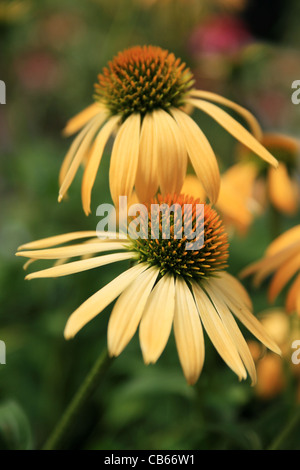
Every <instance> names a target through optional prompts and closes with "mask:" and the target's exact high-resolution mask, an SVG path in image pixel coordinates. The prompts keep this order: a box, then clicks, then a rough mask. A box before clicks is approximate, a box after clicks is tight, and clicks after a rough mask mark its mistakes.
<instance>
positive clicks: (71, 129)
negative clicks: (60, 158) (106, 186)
mask: <svg viewBox="0 0 300 470" xmlns="http://www.w3.org/2000/svg"><path fill="white" fill-rule="evenodd" d="M100 113H101V114H104V115H106V113H105V110H104V108H103V106H101V105H100V104H99V103H93V104H91V105H90V106H88V107H87V108H85V109H84V110H83V111H81V112H80V113H78V114H76V116H74V117H72V118H71V119H69V121H68V122H67V124H66V126H65V128H64V130H63V135H65V136H66V137H68V136H70V135H72V134H75V132H77V131H79V129H81V128H82V127H83V126H84V125H85V124H86V123H87V122H88V121H90V120H91V119H92V118H93V117H94V116H96V115H97V114H100Z"/></svg>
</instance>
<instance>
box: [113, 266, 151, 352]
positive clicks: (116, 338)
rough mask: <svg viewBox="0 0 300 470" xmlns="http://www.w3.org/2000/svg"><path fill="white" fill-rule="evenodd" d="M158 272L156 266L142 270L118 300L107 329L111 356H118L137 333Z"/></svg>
mask: <svg viewBox="0 0 300 470" xmlns="http://www.w3.org/2000/svg"><path fill="white" fill-rule="evenodd" d="M158 274H159V270H158V269H157V268H156V267H151V268H149V269H147V270H146V271H144V272H142V273H141V274H140V275H139V276H138V278H136V280H135V281H133V282H132V284H130V285H129V286H128V287H127V289H126V290H125V291H124V292H123V293H122V295H121V296H120V297H119V299H118V300H117V302H116V304H115V306H114V308H113V311H112V313H111V315H110V319H109V323H108V329H107V343H108V351H109V354H110V355H111V356H118V355H119V354H120V353H121V352H122V351H123V349H124V348H125V347H126V346H127V344H128V343H129V341H130V340H131V338H132V337H133V335H134V334H135V332H136V330H137V327H138V324H139V322H140V320H141V317H142V314H143V311H144V309H145V306H146V303H147V301H148V298H149V295H150V292H151V290H152V288H153V286H154V283H155V281H156V279H157V276H158Z"/></svg>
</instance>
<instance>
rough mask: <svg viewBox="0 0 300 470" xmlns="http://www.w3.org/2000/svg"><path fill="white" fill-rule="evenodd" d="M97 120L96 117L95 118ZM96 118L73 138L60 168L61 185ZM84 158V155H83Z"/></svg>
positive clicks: (59, 179)
mask: <svg viewBox="0 0 300 470" xmlns="http://www.w3.org/2000/svg"><path fill="white" fill-rule="evenodd" d="M94 120H95V119H94ZM94 120H92V121H90V122H88V123H87V124H86V125H85V126H84V128H83V129H82V130H81V132H79V134H78V135H77V136H76V137H75V139H74V140H73V142H72V144H71V146H70V148H69V150H68V152H67V154H66V156H65V158H64V160H63V162H62V165H61V167H60V170H59V177H58V182H59V186H61V185H62V184H63V181H64V179H65V177H66V174H67V173H68V171H69V168H70V165H71V163H72V161H73V160H74V156H75V155H76V152H77V151H78V149H79V147H80V145H81V144H82V142H83V140H84V138H85V137H86V135H87V133H88V132H89V131H90V129H91V127H92V124H93V122H94ZM83 158H84V157H83Z"/></svg>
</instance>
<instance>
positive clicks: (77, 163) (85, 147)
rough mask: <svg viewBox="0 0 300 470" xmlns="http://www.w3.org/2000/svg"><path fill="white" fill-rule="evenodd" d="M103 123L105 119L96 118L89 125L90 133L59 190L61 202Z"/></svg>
mask: <svg viewBox="0 0 300 470" xmlns="http://www.w3.org/2000/svg"><path fill="white" fill-rule="evenodd" d="M102 123H103V117H102V116H101V117H99V116H96V117H95V118H93V120H92V121H91V122H90V124H88V125H89V126H90V127H89V129H88V132H87V133H86V134H85V135H84V137H83V139H82V141H81V143H80V145H79V146H78V149H77V150H76V152H75V154H74V158H73V160H72V162H71V164H70V166H69V168H68V171H67V172H66V175H65V177H64V179H63V182H62V184H61V187H60V190H59V196H58V201H59V202H60V201H61V200H62V198H63V197H64V195H65V194H66V192H67V191H68V189H69V187H70V185H71V183H72V181H73V179H74V178H75V175H76V173H77V170H78V168H79V166H80V165H81V163H82V161H83V159H84V157H85V155H86V153H87V152H88V150H89V148H90V146H91V144H92V141H93V139H94V137H95V134H96V132H97V131H98V129H99V127H100V126H101V124H102Z"/></svg>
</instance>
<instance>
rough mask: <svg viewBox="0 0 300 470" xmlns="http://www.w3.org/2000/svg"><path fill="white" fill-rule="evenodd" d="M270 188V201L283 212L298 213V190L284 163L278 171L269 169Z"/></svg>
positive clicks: (280, 164)
mask: <svg viewBox="0 0 300 470" xmlns="http://www.w3.org/2000/svg"><path fill="white" fill-rule="evenodd" d="M268 187H269V195H270V201H271V202H272V204H273V205H274V206H275V207H276V208H277V209H278V210H279V211H281V212H284V213H285V214H295V212H296V211H297V205H298V204H297V196H298V195H297V190H296V188H295V186H294V184H293V181H292V180H291V178H290V176H289V174H288V171H287V168H286V166H285V164H284V163H279V166H278V168H277V169H275V168H269V172H268Z"/></svg>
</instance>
